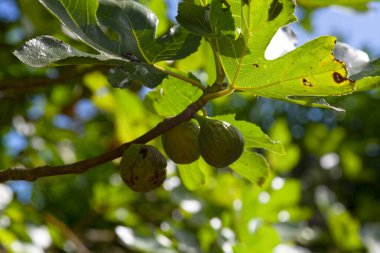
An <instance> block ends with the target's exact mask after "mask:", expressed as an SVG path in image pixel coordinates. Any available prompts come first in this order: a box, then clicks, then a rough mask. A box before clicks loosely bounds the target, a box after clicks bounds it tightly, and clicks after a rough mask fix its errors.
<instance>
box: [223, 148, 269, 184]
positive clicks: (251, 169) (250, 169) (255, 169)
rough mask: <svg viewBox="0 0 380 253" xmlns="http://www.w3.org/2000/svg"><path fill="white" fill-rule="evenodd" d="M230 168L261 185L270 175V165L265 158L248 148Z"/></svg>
mask: <svg viewBox="0 0 380 253" xmlns="http://www.w3.org/2000/svg"><path fill="white" fill-rule="evenodd" d="M230 168H231V169H232V170H233V171H235V172H236V173H237V174H239V175H241V176H242V177H244V178H246V179H248V180H249V181H250V182H252V183H256V184H258V185H259V186H262V185H264V183H265V181H266V179H267V178H268V176H269V165H268V163H267V161H266V160H265V158H264V157H263V156H261V155H259V154H257V153H255V152H251V151H248V150H244V152H243V154H242V156H241V157H240V158H239V159H238V160H237V161H236V162H234V163H233V164H231V165H230Z"/></svg>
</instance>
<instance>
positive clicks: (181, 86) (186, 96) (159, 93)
mask: <svg viewBox="0 0 380 253" xmlns="http://www.w3.org/2000/svg"><path fill="white" fill-rule="evenodd" d="M201 95H202V90H201V89H199V88H198V87H195V86H193V85H191V84H189V83H186V82H184V81H181V80H178V79H175V78H172V77H169V78H168V79H165V80H164V82H163V83H162V84H161V85H160V86H158V87H157V88H156V89H155V90H154V91H151V92H149V93H148V94H147V95H146V97H145V100H144V104H145V105H146V106H147V107H148V109H150V110H151V111H152V112H154V113H156V114H158V115H160V116H163V117H168V116H173V115H176V114H178V113H180V112H182V111H183V110H184V109H185V108H186V107H187V106H188V105H189V104H191V103H192V102H194V101H196V100H197V99H198V98H199V97H200V96H201Z"/></svg>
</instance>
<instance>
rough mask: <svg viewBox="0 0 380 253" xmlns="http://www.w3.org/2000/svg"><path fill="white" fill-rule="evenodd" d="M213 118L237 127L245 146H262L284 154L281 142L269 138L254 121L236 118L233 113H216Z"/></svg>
mask: <svg viewBox="0 0 380 253" xmlns="http://www.w3.org/2000/svg"><path fill="white" fill-rule="evenodd" d="M213 118H214V119H218V120H223V121H226V122H228V123H230V124H231V125H233V126H235V127H237V128H238V129H239V131H240V132H241V133H242V135H243V137H244V140H245V148H247V149H248V148H263V149H266V150H268V151H271V152H274V153H277V154H282V155H283V154H285V151H284V147H283V146H282V145H281V143H279V142H276V141H273V140H271V139H270V138H269V137H268V135H266V134H265V133H264V132H263V131H262V130H261V129H260V127H258V126H256V125H255V124H254V123H251V122H247V121H243V120H236V119H235V115H234V114H226V115H218V116H215V117H213Z"/></svg>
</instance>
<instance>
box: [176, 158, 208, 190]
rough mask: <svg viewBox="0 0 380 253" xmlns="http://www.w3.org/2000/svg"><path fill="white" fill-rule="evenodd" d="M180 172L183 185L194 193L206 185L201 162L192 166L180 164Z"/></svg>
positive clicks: (196, 162) (198, 161)
mask: <svg viewBox="0 0 380 253" xmlns="http://www.w3.org/2000/svg"><path fill="white" fill-rule="evenodd" d="M177 167H178V172H179V175H180V177H181V179H182V182H183V184H184V185H185V186H186V188H187V189H189V190H191V191H193V190H196V189H198V188H199V187H200V186H202V185H204V183H205V176H204V175H203V173H202V171H201V168H200V160H197V161H195V162H193V163H191V164H178V165H177Z"/></svg>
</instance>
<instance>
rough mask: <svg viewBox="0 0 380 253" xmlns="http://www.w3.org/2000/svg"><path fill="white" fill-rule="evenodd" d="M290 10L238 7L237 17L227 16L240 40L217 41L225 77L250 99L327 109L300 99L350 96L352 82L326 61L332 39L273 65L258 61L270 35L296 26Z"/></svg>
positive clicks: (281, 4) (282, 0) (284, 1)
mask: <svg viewBox="0 0 380 253" xmlns="http://www.w3.org/2000/svg"><path fill="white" fill-rule="evenodd" d="M232 2H240V1H237V0H233V1H232ZM235 4H236V3H235ZM294 8H295V4H294V3H293V1H291V0H272V1H264V0H258V1H242V8H241V12H240V13H237V12H236V10H234V11H235V13H233V15H234V17H235V20H236V19H239V20H240V21H241V22H240V24H241V27H240V30H241V31H242V32H241V35H240V37H239V38H237V39H233V38H231V37H227V36H224V37H220V38H219V39H218V40H217V44H218V48H219V50H220V54H221V57H220V60H221V62H222V65H223V68H224V70H225V73H226V77H227V79H228V81H229V83H230V84H231V85H232V86H233V87H234V88H235V89H238V90H245V91H250V92H252V93H253V94H255V95H259V96H263V97H268V98H274V99H282V100H286V101H291V102H296V103H300V104H304V105H313V106H319V107H329V106H328V105H327V104H326V103H325V102H322V103H320V102H318V101H314V100H311V99H310V98H307V100H306V101H304V100H302V99H300V97H304V96H307V97H310V96H311V97H316V96H330V95H342V94H348V93H351V92H353V90H354V82H353V81H351V80H349V79H348V78H347V71H346V69H345V65H344V63H342V62H340V61H337V60H336V59H334V56H333V55H332V51H333V49H334V43H335V38H333V37H327V36H326V37H320V38H318V39H315V40H313V41H311V42H309V43H306V44H305V45H303V46H301V47H299V48H297V49H295V50H293V51H292V52H290V53H288V54H286V55H284V56H282V57H280V58H277V59H275V60H267V59H265V57H264V54H265V50H266V48H267V46H268V44H269V42H270V41H271V39H272V37H273V36H274V34H275V33H276V31H277V30H278V29H279V28H280V27H282V26H284V25H286V24H288V23H290V22H293V21H295V20H296V18H295V16H294V15H293V13H294Z"/></svg>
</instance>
